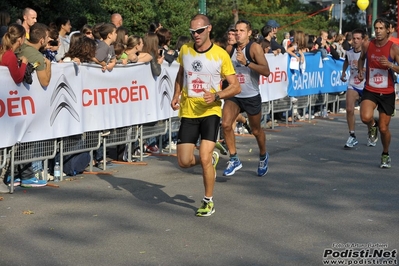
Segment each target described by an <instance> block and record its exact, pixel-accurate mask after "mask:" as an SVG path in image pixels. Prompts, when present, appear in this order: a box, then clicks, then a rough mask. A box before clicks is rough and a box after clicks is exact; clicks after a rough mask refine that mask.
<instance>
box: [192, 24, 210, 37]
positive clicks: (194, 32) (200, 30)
mask: <svg viewBox="0 0 399 266" xmlns="http://www.w3.org/2000/svg"><path fill="white" fill-rule="evenodd" d="M208 27H209V25H206V26H203V27H201V28H198V29H196V30H194V29H190V33H191V35H194V34H196V33H197V34H198V35H199V34H201V33H203V32H204V31H205V29H207V28H208Z"/></svg>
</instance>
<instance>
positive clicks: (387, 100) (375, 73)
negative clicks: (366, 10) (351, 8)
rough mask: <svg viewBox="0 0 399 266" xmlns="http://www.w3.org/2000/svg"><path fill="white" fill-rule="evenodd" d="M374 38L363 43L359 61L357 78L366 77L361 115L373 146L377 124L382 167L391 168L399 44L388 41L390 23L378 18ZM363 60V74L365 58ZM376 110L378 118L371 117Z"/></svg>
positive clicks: (376, 134) (398, 70)
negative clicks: (392, 118)
mask: <svg viewBox="0 0 399 266" xmlns="http://www.w3.org/2000/svg"><path fill="white" fill-rule="evenodd" d="M374 29H375V39H374V40H372V41H370V42H364V43H363V46H362V54H361V55H360V58H359V61H358V70H359V75H358V77H359V79H360V80H363V79H365V80H366V83H365V88H364V90H363V96H362V102H361V104H360V118H361V119H362V122H363V123H364V124H366V125H367V126H368V128H369V138H368V145H369V146H375V145H376V142H377V140H378V133H377V126H378V128H379V131H380V135H381V143H382V147H383V150H382V155H381V165H380V167H381V168H390V167H391V158H390V157H389V144H390V142H391V133H390V131H389V123H390V121H391V117H392V115H393V114H394V111H395V87H394V75H393V74H394V72H396V73H398V72H399V66H398V65H397V64H398V62H399V46H397V45H396V44H394V43H393V42H391V41H389V39H388V38H389V22H388V21H387V20H386V19H383V18H378V19H376V20H375V22H374ZM366 59H367V62H366V71H365V73H366V74H365V77H364V75H363V71H364V61H365V60H366ZM375 108H377V109H378V113H379V119H378V125H377V121H375V120H374V117H373V113H374V109H375Z"/></svg>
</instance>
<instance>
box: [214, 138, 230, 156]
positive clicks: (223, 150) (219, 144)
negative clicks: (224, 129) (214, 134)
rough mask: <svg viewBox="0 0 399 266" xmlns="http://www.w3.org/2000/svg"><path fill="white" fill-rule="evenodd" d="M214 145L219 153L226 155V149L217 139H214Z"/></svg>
mask: <svg viewBox="0 0 399 266" xmlns="http://www.w3.org/2000/svg"><path fill="white" fill-rule="evenodd" d="M215 147H216V149H218V150H219V151H220V153H221V154H223V155H227V149H226V148H225V147H224V146H223V144H222V143H220V142H219V141H216V144H215Z"/></svg>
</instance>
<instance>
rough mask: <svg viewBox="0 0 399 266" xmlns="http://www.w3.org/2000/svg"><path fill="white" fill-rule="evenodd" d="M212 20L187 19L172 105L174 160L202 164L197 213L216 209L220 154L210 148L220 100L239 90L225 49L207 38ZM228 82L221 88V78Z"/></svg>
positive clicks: (207, 214) (205, 212) (193, 164)
mask: <svg viewBox="0 0 399 266" xmlns="http://www.w3.org/2000/svg"><path fill="white" fill-rule="evenodd" d="M211 30H212V24H211V23H210V21H209V18H208V17H207V16H205V15H201V14H198V15H196V16H194V17H193V18H192V19H191V21H190V32H191V36H192V37H193V40H194V43H188V44H185V45H183V46H182V48H181V49H180V53H179V57H178V59H177V62H178V63H179V64H180V67H179V71H178V73H177V76H176V82H175V90H174V95H173V99H172V102H171V107H172V108H173V110H178V109H179V116H180V117H181V124H180V128H179V133H178V142H177V161H178V163H179V166H180V167H182V168H188V167H193V166H195V165H198V164H201V166H202V174H203V182H204V187H205V194H204V197H203V199H202V202H201V207H200V208H199V209H198V210H197V212H196V215H197V216H210V215H212V214H213V213H214V212H215V208H214V203H213V189H214V186H215V178H216V165H217V163H218V160H219V154H218V153H217V152H216V151H213V150H214V148H215V142H216V139H217V132H218V128H219V123H220V117H221V115H222V111H221V104H222V103H221V101H220V99H222V98H223V99H225V98H228V97H232V96H234V95H235V94H237V93H239V92H240V90H241V89H240V86H239V83H238V80H237V77H236V75H235V71H234V68H233V64H232V62H231V60H230V57H229V55H228V53H227V52H226V51H225V50H224V49H223V48H221V47H219V46H217V45H215V44H213V43H212V42H211V40H210V32H211ZM221 78H225V79H226V80H227V82H228V83H229V86H228V87H227V88H226V89H224V90H221V89H220V79H221ZM199 137H201V145H200V148H199V156H195V155H194V150H195V144H196V143H197V140H198V138H199Z"/></svg>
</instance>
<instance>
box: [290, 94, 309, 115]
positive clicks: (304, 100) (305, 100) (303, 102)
mask: <svg viewBox="0 0 399 266" xmlns="http://www.w3.org/2000/svg"><path fill="white" fill-rule="evenodd" d="M309 102H310V96H300V97H296V101H295V103H294V104H293V111H292V112H293V114H292V116H298V109H302V115H303V116H305V114H306V109H307V108H308V107H309Z"/></svg>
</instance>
